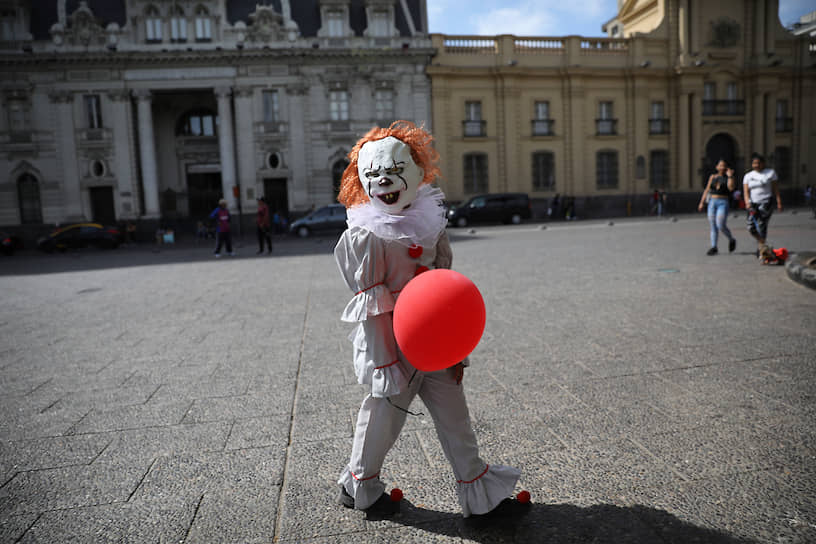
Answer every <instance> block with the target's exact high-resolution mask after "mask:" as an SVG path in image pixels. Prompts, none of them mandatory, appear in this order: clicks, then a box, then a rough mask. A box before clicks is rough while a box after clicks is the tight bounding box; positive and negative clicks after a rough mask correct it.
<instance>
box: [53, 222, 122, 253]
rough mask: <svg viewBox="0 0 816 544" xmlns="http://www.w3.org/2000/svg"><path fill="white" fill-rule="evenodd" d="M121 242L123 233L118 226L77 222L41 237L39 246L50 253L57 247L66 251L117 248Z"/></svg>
mask: <svg viewBox="0 0 816 544" xmlns="http://www.w3.org/2000/svg"><path fill="white" fill-rule="evenodd" d="M121 243H122V233H121V232H120V231H119V229H118V228H116V227H103V226H102V225H100V224H99V223H76V224H74V225H67V226H65V227H61V228H58V229H56V230H55V231H54V232H52V233H51V234H49V235H48V236H44V237H43V238H40V239H39V241H38V242H37V247H38V248H40V249H41V250H43V251H45V252H48V253H50V252H52V251H54V250H55V249H56V250H59V251H65V250H66V249H77V248H81V247H89V246H91V247H99V248H107V249H116V248H117V247H119V244H121Z"/></svg>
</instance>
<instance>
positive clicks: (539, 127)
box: [533, 100, 553, 136]
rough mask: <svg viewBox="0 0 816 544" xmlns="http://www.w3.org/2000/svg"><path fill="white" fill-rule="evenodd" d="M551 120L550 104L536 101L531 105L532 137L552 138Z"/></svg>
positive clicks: (544, 101)
mask: <svg viewBox="0 0 816 544" xmlns="http://www.w3.org/2000/svg"><path fill="white" fill-rule="evenodd" d="M552 135H553V120H552V119H550V103H549V102H548V101H546V100H541V101H537V102H536V103H535V104H534V105H533V136H552Z"/></svg>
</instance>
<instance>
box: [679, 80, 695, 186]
mask: <svg viewBox="0 0 816 544" xmlns="http://www.w3.org/2000/svg"><path fill="white" fill-rule="evenodd" d="M690 97H691V94H690V93H687V92H681V93H680V97H679V108H678V109H679V110H680V115H679V119H678V121H679V123H678V124H679V125H680V126H679V127H677V128H678V135H679V138H678V146H677V147H678V153H677V162H678V165H679V168H678V175H679V176H680V180H679V184H678V185H680V186H682V187H686V186H687V187H688V188H689V189H694V181H693V180H692V168H693V164H692V157H691V146H690V142H691V124H690V122H689V115H690V109H689V100H690Z"/></svg>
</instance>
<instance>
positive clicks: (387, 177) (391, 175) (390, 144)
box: [357, 136, 423, 214]
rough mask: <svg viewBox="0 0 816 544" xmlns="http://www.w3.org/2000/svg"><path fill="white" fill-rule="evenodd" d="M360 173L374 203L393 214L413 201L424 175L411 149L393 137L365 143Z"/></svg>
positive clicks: (358, 167)
mask: <svg viewBox="0 0 816 544" xmlns="http://www.w3.org/2000/svg"><path fill="white" fill-rule="evenodd" d="M357 173H358V174H359V176H360V183H362V184H363V188H364V189H365V191H366V193H367V194H368V197H369V198H370V199H371V203H372V204H373V205H374V206H375V207H377V208H379V209H381V210H383V211H385V212H387V213H390V214H399V213H400V212H402V210H404V209H405V208H406V207H407V206H408V205H409V204H411V202H413V201H414V199H415V198H416V194H417V189H419V184H420V183H421V182H422V176H423V171H422V168H420V167H419V166H418V165H417V164H416V163H415V162H414V159H413V158H411V148H410V147H409V146H408V145H407V144H405V143H404V142H402V141H400V140H398V139H396V138H394V137H393V136H388V137H387V138H383V139H382V140H374V141H373V142H366V143H365V144H363V147H362V148H360V154H359V156H358V158H357Z"/></svg>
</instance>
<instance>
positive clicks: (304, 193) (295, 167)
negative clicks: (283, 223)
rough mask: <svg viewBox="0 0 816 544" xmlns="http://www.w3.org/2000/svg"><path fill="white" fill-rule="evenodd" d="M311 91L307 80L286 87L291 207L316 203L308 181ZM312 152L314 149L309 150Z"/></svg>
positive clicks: (301, 206) (303, 206)
mask: <svg viewBox="0 0 816 544" xmlns="http://www.w3.org/2000/svg"><path fill="white" fill-rule="evenodd" d="M308 92H309V88H308V85H307V84H306V82H297V83H292V84H290V85H288V86H287V87H286V95H287V102H288V103H289V104H288V106H287V108H286V111H287V112H288V115H289V119H288V127H289V149H290V155H291V157H290V161H289V171H290V172H291V177H292V180H291V182H292V183H291V185H290V188H289V194H290V195H291V196H292V199H291V200H290V202H289V206H290V207H295V208H307V207H308V206H309V205H310V204H314V203H315V202H314V200H313V195H311V194H309V188H308V187H307V184H306V181H307V179H308V171H309V165H308V164H307V157H306V152H307V149H306V142H307V140H306V128H307V126H308V125H309V124H310V119H309V112H308V111H307V108H308V105H307V102H308V98H307V96H306V95H307V93H308ZM309 152H310V153H312V152H313V151H312V150H309Z"/></svg>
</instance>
